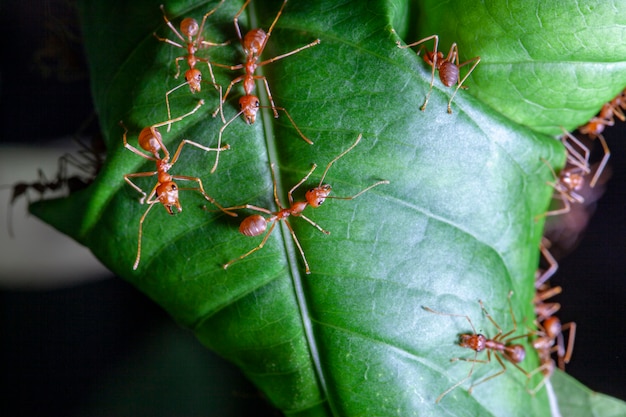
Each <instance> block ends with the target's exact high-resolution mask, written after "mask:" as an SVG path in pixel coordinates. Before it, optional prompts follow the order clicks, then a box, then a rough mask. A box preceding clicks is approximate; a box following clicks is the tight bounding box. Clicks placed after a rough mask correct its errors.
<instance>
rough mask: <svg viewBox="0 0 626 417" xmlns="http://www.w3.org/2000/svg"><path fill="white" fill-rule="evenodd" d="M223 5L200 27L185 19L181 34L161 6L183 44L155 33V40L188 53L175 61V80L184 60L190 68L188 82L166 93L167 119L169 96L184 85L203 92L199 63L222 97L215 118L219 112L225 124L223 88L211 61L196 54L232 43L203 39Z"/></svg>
mask: <svg viewBox="0 0 626 417" xmlns="http://www.w3.org/2000/svg"><path fill="white" fill-rule="evenodd" d="M222 3H224V0H221V1H220V2H219V3H218V5H217V6H215V7H214V8H213V9H211V10H209V11H208V12H207V13H206V14H205V15H204V17H203V18H202V22H201V23H200V25H198V21H197V20H196V19H193V18H191V17H186V18H184V19H183V20H182V21H181V22H180V32H179V31H178V30H176V28H175V27H174V25H173V24H172V22H170V21H169V19H168V18H167V15H166V14H165V7H164V6H163V5H161V12H163V20H165V23H166V24H167V26H168V27H169V28H170V29H171V30H172V32H174V34H175V35H176V37H177V38H178V39H180V41H181V42H182V43H178V42H175V41H173V40H171V39H168V38H161V37H159V36H158V35H157V34H156V33H153V35H154V37H155V38H157V39H158V40H159V41H161V42H165V43H167V44H170V45H172V46H175V47H177V48H181V49H184V50H185V51H187V54H186V55H183V56H179V57H177V58H176V59H175V60H174V62H175V63H176V75H174V78H178V76H179V75H180V61H183V60H184V61H187V65H188V66H189V69H188V70H187V71H185V80H186V81H185V82H184V83H183V84H180V85H179V86H176V87H174V88H172V89H171V90H169V91H168V92H167V93H165V103H166V105H167V118H168V119H171V117H172V116H171V111H170V102H169V95H170V94H171V93H172V92H174V91H176V90H177V89H179V88H180V87H182V86H184V85H188V86H189V90H190V91H191V92H192V93H196V92H200V91H201V89H202V87H201V82H202V72H200V70H199V69H198V68H196V64H197V63H198V62H204V63H205V64H206V65H207V67H208V68H209V74H210V75H211V84H213V87H215V89H216V90H217V91H218V92H219V95H220V104H219V107H218V108H217V110H216V111H215V114H214V116H215V115H216V114H217V112H218V111H219V112H220V114H221V117H222V122H225V119H224V115H223V113H222V86H220V85H219V84H217V83H216V82H215V76H214V75H213V67H212V66H211V61H209V60H208V59H207V58H201V57H199V56H196V52H198V49H201V48H209V47H213V46H225V45H228V44H229V43H230V41H226V42H223V43H215V42H210V41H206V40H204V39H203V37H202V31H203V29H204V25H205V23H206V20H207V18H208V17H209V16H211V15H212V14H213V13H215V11H217V9H218V8H219V7H220V6H221V5H222ZM181 32H182V34H181ZM183 35H184V36H183ZM170 127H171V125H168V126H167V131H168V132H169V131H170Z"/></svg>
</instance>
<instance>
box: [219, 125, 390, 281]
mask: <svg viewBox="0 0 626 417" xmlns="http://www.w3.org/2000/svg"><path fill="white" fill-rule="evenodd" d="M361 137H362V135H361V134H359V136H358V137H357V139H356V141H355V142H354V143H353V144H352V145H350V147H349V148H348V149H346V150H345V151H343V152H342V153H341V154H340V155H339V156H337V157H335V158H334V159H333V160H332V161H330V162H329V163H328V165H327V166H326V170H325V171H324V173H323V174H322V178H321V179H320V182H319V184H318V185H317V187H314V188H311V189H310V190H308V191H307V192H306V194H305V199H306V201H295V202H294V200H293V193H294V191H295V190H296V189H297V188H298V187H300V186H301V185H302V184H303V183H304V182H305V181H306V180H307V179H308V178H309V176H310V175H311V174H312V173H313V171H315V169H316V168H317V165H316V164H313V166H312V168H311V169H310V170H309V172H308V173H307V174H306V175H305V176H304V178H302V179H301V180H300V181H299V182H298V183H297V184H296V185H294V186H293V188H291V190H289V192H288V193H287V198H288V200H289V207H283V205H282V204H281V203H280V200H279V199H278V193H277V190H276V188H277V187H276V173H275V172H274V164H272V165H271V170H272V181H273V183H274V201H275V202H276V206H277V207H278V209H279V210H278V211H276V212H272V211H270V210H268V209H266V208H263V207H257V206H254V205H251V204H246V205H242V206H235V207H229V208H227V209H225V210H238V209H250V210H254V211H258V212H261V213H265V214H267V215H269V217H267V218H265V217H263V216H262V215H259V214H253V215H251V216H248V217H246V218H245V219H244V220H243V221H242V222H241V225H240V226H239V231H240V232H241V233H242V234H244V235H246V236H259V235H261V234H262V233H264V232H265V231H266V229H267V224H268V223H272V225H271V226H270V228H269V230H268V232H267V233H266V234H265V236H264V237H263V240H262V241H261V243H260V244H259V245H258V246H257V247H255V248H254V249H252V250H250V251H248V252H246V253H245V254H243V255H241V256H240V257H238V258H236V259H233V260H231V261H229V262H227V263H226V264H224V269H226V268H228V267H229V266H230V265H232V264H233V263H235V262H237V261H240V260H241V259H243V258H245V257H247V256H248V255H251V254H253V253H254V252H256V251H258V250H260V249H261V248H263V246H264V245H265V243H266V242H267V239H268V238H269V237H270V235H271V234H272V232H273V231H274V227H275V226H276V223H278V222H279V221H281V220H284V222H285V224H286V225H287V228H288V229H289V233H291V237H292V238H293V240H294V242H295V243H296V246H297V247H298V250H299V251H300V255H301V256H302V260H303V261H304V266H305V269H306V273H307V274H310V273H311V270H310V268H309V263H308V262H307V260H306V257H305V256H304V250H303V249H302V246H301V245H300V242H299V241H298V238H297V237H296V234H295V232H294V230H293V228H292V227H291V225H290V224H289V221H288V220H287V218H288V217H289V216H295V217H300V218H302V219H304V220H306V221H307V222H309V224H311V225H312V226H313V227H315V228H316V229H317V230H319V231H320V232H322V233H324V234H327V235H328V234H330V232H329V231H327V230H324V229H322V227H320V226H319V225H318V224H317V223H315V222H314V221H313V220H311V219H309V218H308V217H306V216H305V215H304V214H302V212H303V211H304V209H306V208H307V206H311V207H313V208H317V207H319V206H321V205H322V204H323V203H324V201H326V199H327V198H335V199H339V200H352V199H355V198H357V197H358V196H360V195H361V194H363V193H365V192H366V191H368V190H370V189H372V188H374V187H376V186H378V185H381V184H389V181H386V180H383V181H378V182H376V183H374V184H372V185H370V186H369V187H367V188H365V189H363V190H361V191H359V192H358V193H356V194H355V195H353V196H350V197H335V196H329V194H330V192H331V190H332V187H331V186H330V185H329V184H322V183H323V182H324V178H326V174H327V173H328V170H329V169H330V167H331V166H332V165H333V164H334V163H335V162H336V161H337V160H338V159H339V158H341V157H343V156H344V155H345V154H347V153H348V152H350V151H351V150H352V149H353V148H354V147H355V146H356V145H357V144H358V143H359V141H360V140H361Z"/></svg>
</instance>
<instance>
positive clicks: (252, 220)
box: [239, 214, 267, 236]
mask: <svg viewBox="0 0 626 417" xmlns="http://www.w3.org/2000/svg"><path fill="white" fill-rule="evenodd" d="M265 229H267V220H265V217H263V216H261V215H260V214H253V215H252V216H248V217H246V218H245V219H243V221H242V222H241V224H240V225H239V231H240V232H241V234H242V235H246V236H259V235H260V234H262V233H263V232H265Z"/></svg>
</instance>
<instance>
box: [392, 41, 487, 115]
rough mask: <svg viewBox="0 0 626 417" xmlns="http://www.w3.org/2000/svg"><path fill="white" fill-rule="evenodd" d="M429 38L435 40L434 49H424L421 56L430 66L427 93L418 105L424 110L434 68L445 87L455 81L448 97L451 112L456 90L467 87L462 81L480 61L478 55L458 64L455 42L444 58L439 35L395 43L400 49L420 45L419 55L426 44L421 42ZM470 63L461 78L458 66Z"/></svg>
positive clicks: (428, 96)
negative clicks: (405, 42) (403, 43)
mask: <svg viewBox="0 0 626 417" xmlns="http://www.w3.org/2000/svg"><path fill="white" fill-rule="evenodd" d="M431 39H433V40H434V42H435V45H434V49H433V51H432V52H431V51H428V50H426V53H425V54H424V57H423V59H424V61H425V62H426V63H427V64H428V65H430V66H431V67H432V74H431V79H430V88H429V89H428V93H427V94H426V100H424V104H422V107H420V110H422V111H424V110H426V105H427V104H428V100H429V99H430V93H431V92H432V91H433V84H434V82H435V70H436V71H439V79H440V80H441V82H442V83H443V85H445V86H446V87H452V86H453V85H454V84H455V83H456V84H457V86H456V89H455V90H454V93H452V96H451V97H450V100H449V101H448V113H452V107H451V104H452V100H454V96H455V95H456V93H457V91H459V88H467V87H465V86H463V83H464V82H465V80H466V79H467V77H469V75H470V74H471V73H472V71H474V68H476V65H478V63H479V62H480V57H479V56H477V57H474V58H471V59H469V60H467V61H465V62H463V63H462V64H459V48H458V46H457V44H456V42H455V43H453V44H452V46H451V47H450V51H449V52H448V55H447V56H446V57H445V58H444V56H443V53H442V52H441V51H439V50H438V47H439V36H437V35H432V36H428V37H426V38H424V39H420V40H419V41H417V42H413V43H411V44H408V45H402V44H401V42H400V41H396V45H398V48H401V49H405V48H411V47H413V46H417V45H422V46H421V47H420V49H419V50H418V51H417V55H418V56H419V54H420V53H421V52H422V49H425V48H426V46H425V45H423V44H424V43H425V42H428V41H429V40H431ZM471 63H473V65H472V66H471V68H470V69H469V71H468V72H467V74H465V76H464V77H463V78H462V79H461V74H460V68H461V67H464V66H465V65H468V64H471Z"/></svg>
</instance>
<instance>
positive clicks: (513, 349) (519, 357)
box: [502, 345, 526, 363]
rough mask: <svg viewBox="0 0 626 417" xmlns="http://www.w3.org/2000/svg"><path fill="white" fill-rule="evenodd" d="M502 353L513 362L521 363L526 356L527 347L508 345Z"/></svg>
mask: <svg viewBox="0 0 626 417" xmlns="http://www.w3.org/2000/svg"><path fill="white" fill-rule="evenodd" d="M502 354H503V355H504V356H505V357H506V358H507V359H508V360H509V361H510V362H511V363H520V362H521V361H523V360H524V358H525V357H526V349H524V346H522V345H508V346H507V347H506V348H505V349H504V352H502Z"/></svg>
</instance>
